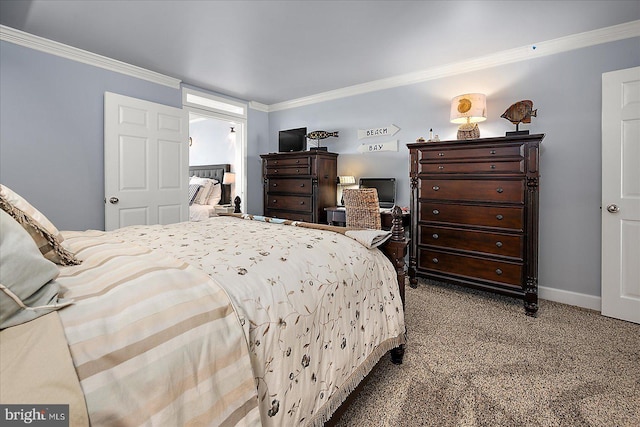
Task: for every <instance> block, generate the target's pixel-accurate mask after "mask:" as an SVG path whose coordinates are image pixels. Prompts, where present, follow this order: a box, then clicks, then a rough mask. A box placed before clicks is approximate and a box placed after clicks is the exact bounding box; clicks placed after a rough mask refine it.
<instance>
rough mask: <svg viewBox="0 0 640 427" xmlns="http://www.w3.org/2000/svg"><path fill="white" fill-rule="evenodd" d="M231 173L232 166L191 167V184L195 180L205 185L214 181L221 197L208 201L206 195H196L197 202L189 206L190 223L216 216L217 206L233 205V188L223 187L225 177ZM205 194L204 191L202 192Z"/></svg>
mask: <svg viewBox="0 0 640 427" xmlns="http://www.w3.org/2000/svg"><path fill="white" fill-rule="evenodd" d="M230 171H231V165H230V164H228V163H225V164H216V165H198V166H189V177H190V183H192V182H194V181H193V180H194V178H197V179H196V181H195V183H198V184H204V183H205V182H206V181H207V180H213V181H214V182H215V183H217V184H218V185H219V187H218V188H219V190H220V193H219V196H218V197H215V198H214V200H213V201H212V200H210V199H209V200H207V199H208V198H207V197H206V196H205V195H204V194H199V195H196V197H195V202H194V203H190V204H189V220H190V221H204V220H206V219H207V218H209V217H212V216H215V215H216V211H215V206H216V205H229V204H231V188H230V186H229V185H223V184H222V183H223V182H224V175H225V173H227V172H230ZM202 193H204V189H203V191H202Z"/></svg>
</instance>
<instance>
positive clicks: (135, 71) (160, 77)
mask: <svg viewBox="0 0 640 427" xmlns="http://www.w3.org/2000/svg"><path fill="white" fill-rule="evenodd" d="M0 40H2V41H6V42H9V43H14V44H17V45H20V46H24V47H28V48H31V49H35V50H39V51H41V52H45V53H49V54H52V55H56V56H60V57H62V58H66V59H71V60H72V61H77V62H81V63H83V64H88V65H93V66H94V67H99V68H103V69H105V70H109V71H114V72H116V73H120V74H125V75H128V76H131V77H136V78H139V79H142V80H147V81H150V82H153V83H157V84H160V85H164V86H169V87H170V88H174V89H180V83H181V82H182V81H181V80H179V79H176V78H174V77H169V76H166V75H164V74H160V73H156V72H155V71H150V70H147V69H144V68H141V67H136V66H135V65H131V64H127V63H125V62H121V61H117V60H115V59H111V58H107V57H106V56H102V55H97V54H95V53H92V52H88V51H86V50H82V49H78V48H75V47H72V46H68V45H66V44H62V43H59V42H56V41H53V40H49V39H45V38H44V37H39V36H36V35H33V34H29V33H25V32H24V31H20V30H16V29H14V28H11V27H7V26H4V25H0Z"/></svg>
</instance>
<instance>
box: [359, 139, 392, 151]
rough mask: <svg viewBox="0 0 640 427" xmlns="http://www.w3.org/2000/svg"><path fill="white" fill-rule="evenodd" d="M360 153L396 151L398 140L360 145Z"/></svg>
mask: <svg viewBox="0 0 640 427" xmlns="http://www.w3.org/2000/svg"><path fill="white" fill-rule="evenodd" d="M358 151H359V152H360V153H374V152H378V151H398V140H397V139H394V140H393V141H389V142H376V143H370V144H362V145H360V147H358Z"/></svg>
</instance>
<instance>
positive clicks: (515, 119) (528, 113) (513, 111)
mask: <svg viewBox="0 0 640 427" xmlns="http://www.w3.org/2000/svg"><path fill="white" fill-rule="evenodd" d="M532 116H533V117H538V109H535V110H534V109H533V101H530V100H528V99H525V100H522V101H518V102H516V103H515V104H513V105H512V106H510V107H509V108H507V110H506V111H505V112H504V113H502V115H501V116H500V117H502V118H503V119H507V120H509V121H510V122H511V123H513V124H514V125H516V126H518V124H520V123H531V117H532Z"/></svg>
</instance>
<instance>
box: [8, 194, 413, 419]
mask: <svg viewBox="0 0 640 427" xmlns="http://www.w3.org/2000/svg"><path fill="white" fill-rule="evenodd" d="M0 188H1V191H0V205H1V207H2V209H3V211H0V214H1V215H0V219H2V221H3V222H2V224H3V226H2V236H3V237H2V245H5V244H8V243H11V244H12V246H11V247H13V246H15V245H13V243H12V242H9V241H8V239H9V237H8V236H10V235H12V234H11V233H13V232H15V233H17V234H19V230H23V231H24V230H26V231H24V233H27V232H28V231H29V230H28V228H29V227H31V229H32V230H31V234H30V235H29V234H28V233H27V234H26V235H27V236H29V237H28V238H25V237H24V235H21V237H20V238H21V239H22V240H23V241H26V240H29V239H33V240H36V238H37V237H41V238H42V237H43V236H44V237H45V238H44V241H46V243H47V244H48V246H47V244H45V243H43V242H42V241H40V242H36V244H35V245H32V246H33V248H35V249H33V248H32V249H33V250H35V251H38V252H37V253H36V255H34V256H35V257H36V258H38V257H39V258H42V259H45V258H44V256H42V254H46V255H51V253H52V252H53V255H54V256H53V257H49V259H51V261H49V260H48V259H46V260H47V263H48V264H47V266H48V267H47V268H50V265H49V264H53V262H56V261H53V259H54V258H55V257H57V263H58V264H54V265H55V269H56V271H55V274H53V273H52V274H53V277H52V279H51V280H50V281H48V282H46V286H50V285H52V284H54V285H55V286H56V289H58V292H57V293H56V294H55V295H54V296H51V297H47V298H48V299H45V300H44V301H42V299H40V300H34V298H35V297H34V298H31V297H29V295H27V296H26V298H24V301H25V302H27V301H30V304H31V305H32V306H34V305H36V306H40V307H45V313H40V314H39V315H38V316H37V317H36V318H34V319H30V320H28V321H25V322H23V323H20V324H16V325H10V326H8V327H6V325H5V323H2V324H1V325H0V327H3V328H4V329H3V330H2V332H0V342H2V346H0V351H1V352H2V354H0V363H1V364H2V366H1V367H0V369H1V373H2V386H1V387H0V401H1V402H2V403H3V404H5V403H32V404H38V403H40V404H45V403H46V404H54V403H59V404H69V405H70V407H69V411H70V414H69V419H70V420H71V425H87V423H88V420H90V423H91V425H93V426H99V425H123V426H128V425H216V426H223V425H263V426H280V425H303V426H306V425H309V426H319V425H323V423H325V422H326V421H327V420H328V419H329V418H330V417H331V415H332V414H333V413H334V411H335V410H336V409H337V408H338V407H339V406H340V405H341V403H342V402H343V401H344V400H345V399H346V398H347V396H348V395H349V393H351V392H352V391H353V390H354V389H355V387H356V386H357V385H358V383H359V382H360V381H361V380H362V379H363V378H364V377H365V376H366V375H367V374H368V373H369V371H370V370H371V369H372V368H373V366H375V364H376V363H377V362H378V361H379V359H380V358H381V357H383V356H384V355H385V354H387V353H388V352H391V357H392V359H393V361H394V362H395V363H401V362H402V355H403V352H404V344H405V327H404V314H403V313H404V311H403V305H404V256H405V255H406V247H407V242H406V240H405V239H404V231H403V230H402V223H401V212H400V209H397V212H396V214H395V216H394V227H393V229H392V231H391V232H389V234H385V232H380V231H375V232H371V231H360V232H358V231H354V230H347V229H345V228H342V227H331V226H325V225H319V224H307V223H298V222H292V221H283V220H275V219H272V218H264V217H260V216H255V215H246V214H229V215H220V216H216V217H212V218H209V219H207V220H205V221H201V222H185V223H179V224H171V225H165V226H160V225H155V226H133V227H126V228H123V229H119V230H114V231H111V232H103V231H95V230H93V231H91V230H90V231H85V232H78V231H73V232H59V231H58V230H57V229H56V228H55V226H54V225H53V224H50V223H49V224H47V223H46V221H45V220H46V218H44V216H41V217H40V216H38V214H39V215H41V214H40V213H39V212H38V211H37V210H36V209H35V208H33V207H32V206H30V205H28V202H26V201H24V200H23V199H22V200H21V199H19V196H17V195H15V193H13V192H11V191H10V190H9V189H7V188H6V187H4V186H2V187H0ZM22 203H24V204H22ZM25 204H26V205H25ZM7 211H10V212H9V213H11V215H10V216H11V217H12V218H9V219H7V216H8V215H7V214H6V212H7ZM9 221H11V222H9ZM16 224H18V227H17V228H16V227H15V225H16ZM11 227H13V228H15V230H13V229H12V228H11ZM10 228H11V230H13V231H12V232H11V233H9V232H8V231H7V230H9V229H10ZM33 229H35V232H33ZM24 233H23V234H24ZM17 234H16V235H17ZM385 239H386V240H385ZM40 240H43V239H40ZM381 242H384V243H381ZM25 243H26V242H25ZM378 244H379V245H380V246H379V247H378V248H376V247H372V246H376V245H378ZM7 247H8V246H3V248H5V249H6V248H7ZM0 249H2V248H0ZM33 250H32V251H33ZM9 252H11V251H9V250H5V251H0V256H2V257H5V256H9ZM24 252H25V251H21V252H20V254H22V253H24ZM21 256H22V255H21ZM2 261H3V262H4V264H3V268H2V275H3V277H2V278H1V279H2V282H3V283H4V284H6V280H7V279H6V277H5V276H7V273H8V272H11V271H10V270H8V269H7V268H6V265H12V264H10V263H9V264H7V262H8V261H7V260H6V259H4V258H3V260H2ZM38 262H40V263H42V261H38ZM59 264H66V265H59ZM28 265H29V266H30V271H33V270H37V268H36V267H35V265H36V264H35V263H34V261H33V260H31V261H28ZM45 279H46V278H45ZM18 287H19V286H18ZM43 288H44V286H43ZM13 289H14V290H15V288H13ZM15 292H16V293H18V291H15ZM36 294H37V292H35V293H34V295H36ZM2 296H3V293H2V292H0V297H2ZM6 300H7V298H6V296H4V302H2V304H5V302H6ZM27 305H29V304H27ZM26 311H28V310H17V312H18V314H20V313H24V312H26ZM30 315H32V313H31V314H30ZM5 317H6V316H5ZM4 320H6V319H4ZM9 323H10V322H9ZM45 339H46V340H45ZM40 343H44V345H46V346H47V348H48V349H50V350H48V351H47V352H42V348H41V347H39V346H40V345H41V344H40ZM43 366H44V368H43ZM38 367H39V368H38ZM25 375H26V376H27V378H29V381H24V378H25Z"/></svg>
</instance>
